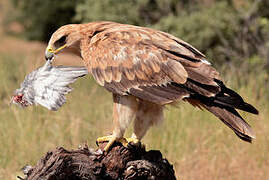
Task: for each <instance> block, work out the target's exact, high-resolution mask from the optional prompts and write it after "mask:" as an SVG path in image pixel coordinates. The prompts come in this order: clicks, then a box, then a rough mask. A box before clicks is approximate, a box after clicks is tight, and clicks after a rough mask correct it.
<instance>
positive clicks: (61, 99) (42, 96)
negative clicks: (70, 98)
mask: <svg viewBox="0 0 269 180" xmlns="http://www.w3.org/2000/svg"><path fill="white" fill-rule="evenodd" d="M87 73H88V70H87V69H86V68H85V67H64V66H56V67H53V66H50V67H41V68H40V69H39V71H38V74H37V75H36V77H35V81H34V82H33V83H32V88H31V91H34V93H35V96H34V101H35V103H38V104H40V105H42V106H44V107H46V108H48V109H50V110H57V109H58V108H59V107H61V106H62V105H63V104H64V103H65V102H66V98H65V95H66V94H67V93H69V92H70V91H71V90H72V88H70V87H69V84H71V83H73V82H74V81H75V80H76V79H77V78H79V77H81V76H84V75H86V74H87Z"/></svg>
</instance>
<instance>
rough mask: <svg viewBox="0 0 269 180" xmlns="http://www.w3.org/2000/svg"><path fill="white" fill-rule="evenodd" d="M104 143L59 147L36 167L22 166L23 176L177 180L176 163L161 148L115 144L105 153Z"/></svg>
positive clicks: (50, 179)
mask: <svg viewBox="0 0 269 180" xmlns="http://www.w3.org/2000/svg"><path fill="white" fill-rule="evenodd" d="M104 145H105V144H101V145H100V149H97V150H96V151H94V150H93V149H90V148H88V146H87V145H84V146H83V147H81V148H79V149H78V150H71V151H68V150H66V149H64V148H62V147H60V148H56V149H55V150H53V151H51V152H47V154H46V155H45V156H44V157H43V158H41V159H40V160H39V162H38V163H37V165H35V166H34V167H31V166H26V167H24V168H23V172H24V174H25V176H26V177H25V178H21V177H19V178H20V179H24V180H64V179H65V180H66V179H71V180H89V179H91V180H99V179H100V180H108V179H111V180H113V179H115V180H116V179H117V180H118V179H126V180H134V179H145V180H147V179H149V180H151V179H152V180H153V179H154V180H162V179H165V180H168V179H171V180H174V179H176V178H175V175H174V170H173V166H172V165H171V164H170V163H169V162H168V161H167V160H166V159H164V158H163V157H162V154H161V153H160V151H156V150H151V151H145V148H144V147H143V146H141V145H139V146H138V145H136V146H134V145H128V147H127V148H126V147H123V146H122V145H121V144H116V145H115V146H114V147H113V148H112V149H111V150H110V151H109V152H108V153H102V150H101V149H103V147H104Z"/></svg>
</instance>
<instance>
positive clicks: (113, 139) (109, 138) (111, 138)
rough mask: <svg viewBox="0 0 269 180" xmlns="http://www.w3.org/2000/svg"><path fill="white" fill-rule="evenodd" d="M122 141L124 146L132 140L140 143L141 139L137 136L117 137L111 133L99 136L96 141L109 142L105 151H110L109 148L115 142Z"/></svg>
mask: <svg viewBox="0 0 269 180" xmlns="http://www.w3.org/2000/svg"><path fill="white" fill-rule="evenodd" d="M116 141H117V142H120V143H121V144H122V145H123V146H124V147H127V146H128V144H129V143H130V142H133V143H134V144H137V143H139V142H140V141H139V140H138V139H136V138H124V137H122V138H120V139H117V138H116V137H115V136H113V135H109V136H104V137H99V138H97V140H96V142H97V144H98V143H101V142H108V143H107V145H106V146H105V148H104V151H106V152H108V150H109V149H110V148H111V146H112V145H113V144H114V143H115V142H116Z"/></svg>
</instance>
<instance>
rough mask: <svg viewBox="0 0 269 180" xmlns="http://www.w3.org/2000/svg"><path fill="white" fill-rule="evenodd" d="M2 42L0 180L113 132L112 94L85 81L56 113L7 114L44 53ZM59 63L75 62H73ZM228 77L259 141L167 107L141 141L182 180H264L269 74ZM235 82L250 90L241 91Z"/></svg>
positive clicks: (186, 109) (184, 107)
mask: <svg viewBox="0 0 269 180" xmlns="http://www.w3.org/2000/svg"><path fill="white" fill-rule="evenodd" d="M0 39H1V40H0V47H1V48H0V67H1V68H0V144H1V148H0V179H15V177H16V175H17V173H18V172H19V171H20V168H21V167H23V166H24V165H25V164H35V163H36V161H37V160H38V159H39V158H40V157H41V156H42V155H44V153H45V152H47V151H48V150H51V149H54V148H55V147H56V146H64V147H66V148H76V147H77V146H78V145H79V144H82V143H84V142H88V144H89V145H90V146H92V147H95V139H96V138H97V137H98V136H101V135H105V134H108V133H109V132H110V131H111V125H112V122H111V121H112V119H111V112H112V109H111V105H112V104H111V95H110V94H109V93H108V92H106V91H105V90H104V89H103V88H101V87H99V86H98V85H96V83H94V81H93V80H92V79H91V78H90V77H86V78H83V79H80V80H79V81H77V82H76V83H75V84H74V86H73V87H75V91H74V92H72V93H71V94H70V95H68V102H67V104H66V105H64V107H63V108H61V109H60V110H59V111H58V112H49V111H48V110H46V109H45V108H42V107H30V108H27V109H20V108H18V107H15V106H12V107H9V106H8V104H9V100H10V96H11V95H12V92H13V90H14V89H15V88H17V87H19V83H20V82H21V81H22V80H23V78H24V76H25V75H26V74H27V73H29V72H30V71H31V70H33V69H34V68H36V67H38V66H39V65H40V64H42V62H43V51H44V47H45V46H44V45H42V44H40V43H37V42H34V43H29V42H25V41H21V40H16V39H14V38H9V37H4V36H3V35H2V37H1V34H0ZM3 45H5V46H3ZM3 47H5V48H3ZM62 59H63V61H67V64H72V63H73V62H71V60H70V59H72V57H71V58H70V57H67V56H65V57H62ZM63 61H62V62H63ZM75 63H76V64H79V63H78V61H76V62H75ZM229 73H230V74H229V75H228V73H226V74H227V75H226V76H225V78H224V79H226V80H227V81H228V84H229V85H230V86H232V87H233V88H234V89H236V90H238V91H239V93H240V94H241V95H242V96H243V97H245V99H246V100H248V101H249V102H250V103H252V104H254V105H255V106H256V107H257V108H258V109H259V110H260V115H259V116H252V115H247V114H244V117H246V119H248V122H250V124H251V125H252V126H253V128H254V130H255V131H256V136H257V139H256V140H255V142H254V143H253V144H248V143H244V142H242V141H240V140H239V139H238V138H237V137H236V136H235V135H234V133H232V131H231V130H230V129H228V128H227V127H226V126H224V125H223V124H222V122H220V121H219V120H218V119H217V118H215V117H214V116H213V115H211V114H210V113H208V112H205V111H204V112H202V111H200V110H198V109H194V108H193V107H192V106H190V105H188V104H186V103H181V104H180V106H179V108H173V107H168V108H167V111H166V121H165V122H164V123H163V124H162V125H161V126H159V127H154V128H152V129H151V130H150V131H149V132H148V134H147V135H146V137H145V138H144V141H143V142H144V143H146V145H147V148H148V149H160V150H161V151H162V153H163V154H164V156H165V157H166V158H167V159H168V160H169V161H170V162H172V163H173V164H174V166H175V170H176V173H177V176H178V177H180V179H188V180H189V179H269V171H268V169H269V153H268V150H269V118H268V117H269V104H268V95H267V94H268V89H267V86H264V81H265V80H266V79H267V81H268V74H266V73H259V74H256V75H255V76H254V73H252V74H249V75H247V77H246V75H245V76H243V74H238V72H232V71H229ZM239 76H241V77H239ZM239 79H248V83H243V84H241V85H240V86H239V84H240V81H239ZM232 82H234V83H232ZM127 134H130V130H129V131H128V133H127Z"/></svg>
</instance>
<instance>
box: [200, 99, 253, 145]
mask: <svg viewBox="0 0 269 180" xmlns="http://www.w3.org/2000/svg"><path fill="white" fill-rule="evenodd" d="M203 107H204V108H206V109H207V110H208V111H210V112H211V113H213V114H214V115H215V116H217V117H218V118H219V119H220V120H221V121H222V122H224V124H226V125H227V126H228V127H230V128H231V129H232V130H233V131H234V132H235V134H236V135H237V136H238V137H239V138H240V139H242V140H244V141H247V142H250V143H251V142H252V139H253V138H255V135H254V133H253V131H252V129H251V127H250V125H249V124H248V123H247V122H246V121H245V120H244V119H243V118H242V117H241V116H240V114H239V113H238V112H237V111H236V110H235V109H234V108H230V107H218V106H212V105H205V104H203Z"/></svg>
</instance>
